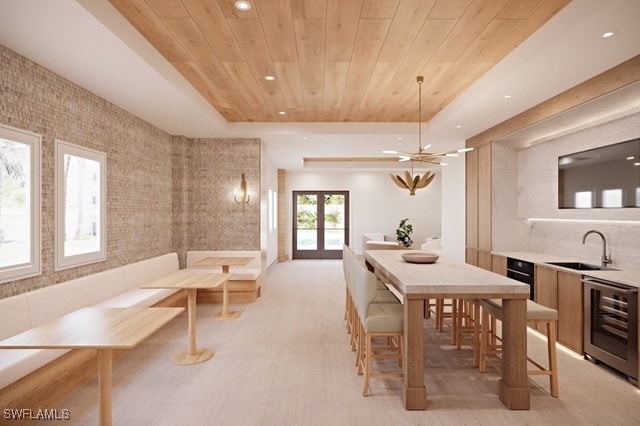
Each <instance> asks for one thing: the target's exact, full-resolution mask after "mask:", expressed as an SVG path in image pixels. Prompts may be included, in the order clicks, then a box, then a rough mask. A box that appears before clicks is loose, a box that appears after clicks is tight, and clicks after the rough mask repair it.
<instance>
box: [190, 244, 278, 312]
mask: <svg viewBox="0 0 640 426" xmlns="http://www.w3.org/2000/svg"><path fill="white" fill-rule="evenodd" d="M206 257H253V260H252V261H251V262H250V263H248V264H247V265H244V266H236V265H232V266H231V267H229V272H230V273H231V274H233V276H232V277H231V278H230V279H229V281H228V282H227V291H228V292H229V302H230V303H237V302H241V303H247V302H254V301H256V300H257V299H258V297H260V292H261V291H262V283H263V281H264V278H265V276H266V262H265V261H263V259H262V252H261V251H259V250H256V251H247V250H244V251H188V252H187V269H193V270H197V271H201V272H202V271H209V272H222V267H220V266H195V265H194V263H196V262H197V261H199V260H202V259H204V258H206ZM198 303H222V286H220V288H215V289H213V290H206V291H205V290H201V291H198Z"/></svg>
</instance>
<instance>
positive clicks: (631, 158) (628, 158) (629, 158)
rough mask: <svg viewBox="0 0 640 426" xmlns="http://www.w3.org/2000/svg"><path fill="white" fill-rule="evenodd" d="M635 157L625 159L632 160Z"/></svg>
mask: <svg viewBox="0 0 640 426" xmlns="http://www.w3.org/2000/svg"><path fill="white" fill-rule="evenodd" d="M634 158H635V157H627V160H633V159H634Z"/></svg>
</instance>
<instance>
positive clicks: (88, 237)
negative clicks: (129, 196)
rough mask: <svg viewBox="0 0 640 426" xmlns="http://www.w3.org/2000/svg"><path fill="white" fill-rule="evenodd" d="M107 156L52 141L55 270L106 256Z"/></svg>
mask: <svg viewBox="0 0 640 426" xmlns="http://www.w3.org/2000/svg"><path fill="white" fill-rule="evenodd" d="M106 177H107V156H106V154H105V153H103V152H98V151H94V150H92V149H88V148H83V147H80V146H77V145H73V144H70V143H67V142H63V141H58V140H57V141H56V167H55V180H56V232H55V233H56V265H55V266H56V270H59V269H65V268H70V267H73V266H79V265H86V264H88V263H93V262H100V261H103V260H106V259H107V234H106V220H107V216H106V204H107V203H106V194H107V191H106V182H107V179H106Z"/></svg>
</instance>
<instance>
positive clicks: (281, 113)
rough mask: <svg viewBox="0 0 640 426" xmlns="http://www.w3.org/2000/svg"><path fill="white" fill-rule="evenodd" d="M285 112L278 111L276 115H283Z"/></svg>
mask: <svg viewBox="0 0 640 426" xmlns="http://www.w3.org/2000/svg"><path fill="white" fill-rule="evenodd" d="M286 113H287V112H286V111H278V114H280V115H285V114H286Z"/></svg>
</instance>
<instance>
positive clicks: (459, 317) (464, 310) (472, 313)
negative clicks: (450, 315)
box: [452, 299, 480, 367]
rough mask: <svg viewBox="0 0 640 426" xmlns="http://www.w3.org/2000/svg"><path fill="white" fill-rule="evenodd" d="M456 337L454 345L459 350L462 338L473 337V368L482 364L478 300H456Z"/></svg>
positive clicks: (454, 330) (454, 331)
mask: <svg viewBox="0 0 640 426" xmlns="http://www.w3.org/2000/svg"><path fill="white" fill-rule="evenodd" d="M454 306H455V312H454V318H455V328H454V329H453V332H452V334H453V335H454V336H455V338H454V339H455V342H454V343H453V344H454V345H455V346H456V348H457V349H461V348H462V336H463V335H464V334H470V335H471V347H472V348H473V366H474V367H478V366H479V364H480V303H479V301H478V300H477V299H454Z"/></svg>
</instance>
